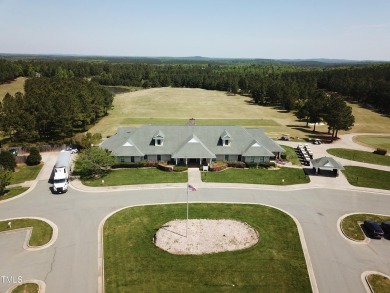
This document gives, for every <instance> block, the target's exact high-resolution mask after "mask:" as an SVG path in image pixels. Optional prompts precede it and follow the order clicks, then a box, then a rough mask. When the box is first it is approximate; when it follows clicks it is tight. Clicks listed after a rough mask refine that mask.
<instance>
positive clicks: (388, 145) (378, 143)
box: [354, 135, 390, 152]
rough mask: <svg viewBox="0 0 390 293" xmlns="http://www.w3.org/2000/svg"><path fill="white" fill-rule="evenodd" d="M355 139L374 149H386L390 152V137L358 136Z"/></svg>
mask: <svg viewBox="0 0 390 293" xmlns="http://www.w3.org/2000/svg"><path fill="white" fill-rule="evenodd" d="M354 139H356V140H357V141H358V142H361V143H362V144H365V145H369V146H371V147H373V148H381V149H386V150H387V151H388V152H390V136H375V135H358V136H355V137H354Z"/></svg>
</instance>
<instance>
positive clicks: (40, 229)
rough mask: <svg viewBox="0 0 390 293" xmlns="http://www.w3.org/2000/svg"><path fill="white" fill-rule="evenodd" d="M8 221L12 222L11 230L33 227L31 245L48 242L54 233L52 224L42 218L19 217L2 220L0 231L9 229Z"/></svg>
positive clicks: (40, 244)
mask: <svg viewBox="0 0 390 293" xmlns="http://www.w3.org/2000/svg"><path fill="white" fill-rule="evenodd" d="M8 222H11V223H12V227H11V230H13V229H20V228H27V227H32V228H33V230H32V235H31V238H30V242H29V245H30V246H42V245H45V244H46V243H48V242H49V241H50V239H51V237H52V235H53V229H52V228H51V226H50V225H49V224H48V223H46V222H44V221H41V220H36V219H28V218H27V219H18V220H8V221H3V222H0V232H3V231H9V230H10V229H8Z"/></svg>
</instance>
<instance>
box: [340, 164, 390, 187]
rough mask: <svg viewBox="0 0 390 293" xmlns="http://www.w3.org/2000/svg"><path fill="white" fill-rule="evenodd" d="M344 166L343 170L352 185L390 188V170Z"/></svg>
mask: <svg viewBox="0 0 390 293" xmlns="http://www.w3.org/2000/svg"><path fill="white" fill-rule="evenodd" d="M344 168H345V170H344V171H342V172H343V173H344V175H345V177H347V180H348V182H349V184H351V185H354V186H360V187H369V188H378V189H387V190H390V180H389V178H390V172H388V171H382V170H376V169H370V168H364V167H358V166H344Z"/></svg>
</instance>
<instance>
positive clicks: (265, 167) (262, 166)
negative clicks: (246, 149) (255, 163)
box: [259, 162, 275, 169]
mask: <svg viewBox="0 0 390 293" xmlns="http://www.w3.org/2000/svg"><path fill="white" fill-rule="evenodd" d="M271 165H272V166H273V167H275V163H271V162H262V163H259V167H260V168H262V169H268V168H269V167H271Z"/></svg>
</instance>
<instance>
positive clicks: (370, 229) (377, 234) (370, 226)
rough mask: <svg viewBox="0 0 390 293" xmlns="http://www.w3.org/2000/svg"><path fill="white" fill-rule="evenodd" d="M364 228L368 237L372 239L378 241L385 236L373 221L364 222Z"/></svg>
mask: <svg viewBox="0 0 390 293" xmlns="http://www.w3.org/2000/svg"><path fill="white" fill-rule="evenodd" d="M364 227H365V228H366V230H367V233H368V234H369V236H370V237H372V238H379V239H380V238H381V237H383V236H384V234H385V233H384V232H383V230H382V228H381V226H380V225H379V224H378V223H377V222H375V221H371V220H367V221H364Z"/></svg>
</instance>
